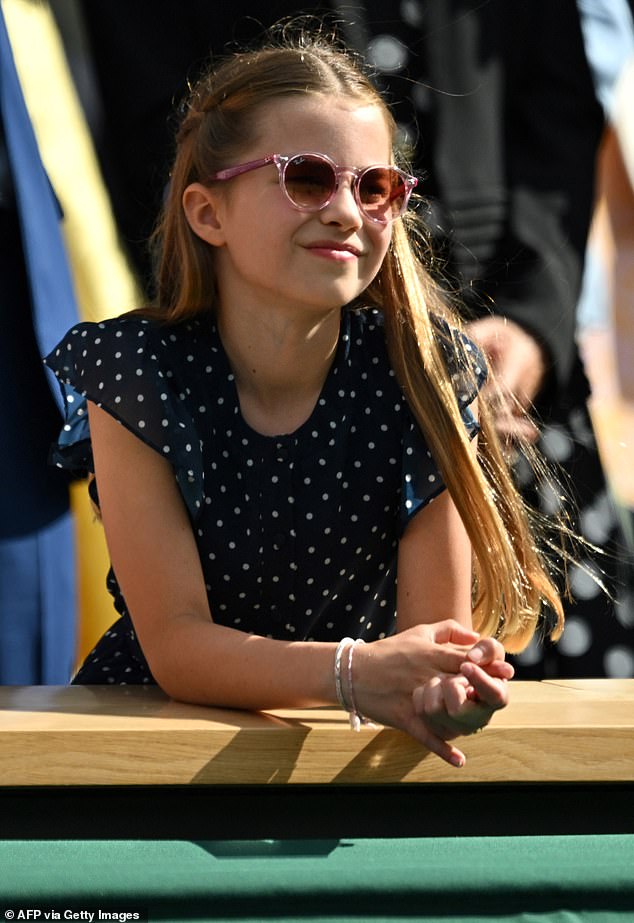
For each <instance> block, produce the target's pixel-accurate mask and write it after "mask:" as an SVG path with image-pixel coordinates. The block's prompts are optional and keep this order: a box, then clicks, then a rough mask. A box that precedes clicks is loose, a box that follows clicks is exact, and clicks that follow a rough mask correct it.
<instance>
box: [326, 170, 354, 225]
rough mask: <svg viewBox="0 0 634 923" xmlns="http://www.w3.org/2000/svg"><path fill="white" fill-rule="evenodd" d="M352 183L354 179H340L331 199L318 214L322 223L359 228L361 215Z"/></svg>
mask: <svg viewBox="0 0 634 923" xmlns="http://www.w3.org/2000/svg"><path fill="white" fill-rule="evenodd" d="M353 183H354V179H347V178H346V179H343V178H342V179H341V181H340V182H339V185H338V187H337V189H336V191H335V192H334V194H333V197H332V199H331V200H330V202H329V203H328V205H326V207H325V208H324V209H322V210H321V212H320V213H319V214H320V217H321V220H322V221H323V222H325V223H326V224H333V223H334V224H339V225H341V226H342V227H353V228H355V227H361V225H362V224H363V214H362V212H361V209H360V208H359V206H358V204H357V200H356V198H355V195H354V187H353Z"/></svg>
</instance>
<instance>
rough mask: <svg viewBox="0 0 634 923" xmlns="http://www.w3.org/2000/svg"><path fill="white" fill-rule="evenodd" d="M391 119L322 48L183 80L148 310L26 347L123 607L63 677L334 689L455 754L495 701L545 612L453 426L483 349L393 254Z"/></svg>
mask: <svg viewBox="0 0 634 923" xmlns="http://www.w3.org/2000/svg"><path fill="white" fill-rule="evenodd" d="M394 135H395V125H394V122H393V120H392V118H391V116H390V114H389V112H388V110H387V108H386V106H385V104H384V102H383V101H382V99H381V98H380V96H379V95H378V93H377V91H376V90H375V88H374V87H373V86H372V84H371V83H370V81H369V80H368V79H367V78H366V76H365V75H364V74H363V73H362V72H361V71H360V70H359V69H358V67H357V65H356V64H355V62H354V61H353V60H352V59H351V57H350V56H349V55H348V54H347V53H346V52H344V51H343V50H341V49H338V48H335V47H334V46H333V45H331V44H329V43H328V42H327V41H325V40H323V39H322V38H320V37H314V36H313V37H310V38H309V37H306V36H299V37H298V38H296V39H294V40H293V39H288V38H287V39H285V40H283V41H281V42H277V43H276V44H271V45H270V46H267V47H263V48H261V49H260V50H258V51H254V52H244V53H239V54H236V55H235V56H233V57H232V58H230V59H228V60H227V61H226V62H225V63H223V64H222V65H221V66H220V67H219V68H218V69H217V70H216V72H215V73H212V74H210V75H209V76H207V77H205V78H204V79H203V80H201V81H200V83H199V84H198V85H197V86H196V87H195V88H194V90H193V92H192V94H191V98H190V100H189V105H188V108H187V111H186V115H185V117H184V119H183V121H182V125H181V127H180V131H179V134H178V139H177V152H176V158H175V162H174V166H173V171H172V174H171V180H170V185H169V193H168V196H167V200H166V204H165V209H164V214H163V216H162V220H161V223H160V226H159V229H158V232H157V238H158V241H159V243H160V261H159V269H158V299H157V307H155V308H153V309H151V310H150V309H147V310H144V311H142V312H136V313H133V314H130V315H126V316H123V317H120V318H117V319H115V320H111V321H107V322H105V323H101V324H80V325H79V326H77V327H75V328H74V329H73V330H71V331H70V333H69V334H68V335H67V337H66V338H65V339H64V340H63V341H62V343H61V344H60V345H59V347H58V349H57V350H55V351H54V353H53V354H51V355H50V356H49V357H48V359H47V362H48V365H49V366H50V368H52V369H53V371H54V372H55V373H56V375H57V376H58V378H59V379H60V381H61V382H62V383H63V387H64V390H65V392H66V401H67V406H68V421H67V424H66V426H65V427H64V432H63V433H62V438H61V440H60V445H59V446H58V453H59V458H58V464H60V465H62V466H66V467H69V468H74V469H75V470H77V469H84V470H88V471H91V472H92V471H94V474H95V481H94V484H93V487H95V486H96V487H97V489H98V498H97V497H96V495H95V499H97V502H98V505H99V507H100V510H101V514H102V518H103V523H104V527H105V531H106V537H107V540H108V546H109V550H110V554H111V559H112V566H113V569H112V570H111V572H110V575H109V578H108V581H109V587H110V590H111V592H112V594H113V596H114V599H115V604H116V607H117V609H118V611H119V612H120V614H121V618H120V619H119V621H117V622H116V623H115V625H114V626H113V627H112V629H111V630H110V631H108V632H106V634H105V636H104V637H103V638H102V640H101V641H100V642H99V644H98V645H97V647H96V648H95V650H94V651H93V652H92V653H91V654H90V655H89V656H88V658H87V660H86V662H85V664H84V665H83V667H82V668H81V670H80V671H79V673H78V675H77V677H76V678H75V682H78V683H149V682H157V683H158V684H159V685H160V686H161V687H162V688H163V689H164V690H165V691H166V692H167V693H168V694H170V695H171V696H173V697H175V698H178V699H181V700H185V701H190V702H197V703H203V704H210V705H217V706H229V707H237V708H247V709H263V708H275V707H283V706H303V707H307V706H317V705H327V704H333V703H335V702H337V701H339V703H340V704H341V705H342V706H343V707H344V708H346V709H347V710H348V711H349V712H350V714H351V717H352V720H353V725H356V726H357V727H358V725H359V723H360V721H361V720H363V718H362V716H367V718H370V719H374V720H376V721H379V722H381V723H383V724H389V725H392V726H395V727H398V728H402V729H403V730H405V731H407V732H408V733H409V734H411V735H412V736H413V737H415V738H416V739H417V740H419V741H420V742H421V743H423V744H424V745H425V746H427V747H429V748H430V749H432V750H433V751H434V752H436V753H437V754H439V755H440V756H441V757H443V758H444V759H446V760H448V761H449V762H451V763H453V764H454V765H457V766H460V765H462V764H463V762H464V756H463V754H462V753H461V751H460V750H458V749H457V748H456V747H455V746H454V745H452V744H450V743H449V741H450V740H452V739H453V738H455V737H457V736H459V735H460V734H468V733H472V732H473V731H475V730H478V729H479V728H481V727H483V726H484V725H486V723H487V722H488V721H489V719H490V717H491V715H492V713H493V712H494V711H495V710H496V709H498V708H500V707H502V706H504V705H505V704H506V701H507V683H506V681H507V680H508V679H510V677H511V676H512V672H513V671H512V668H511V667H510V665H508V664H506V663H505V662H504V647H503V645H504V646H506V648H507V649H508V650H511V651H514V650H519V649H521V648H522V647H523V646H524V645H526V644H527V643H528V641H529V640H530V638H531V636H532V634H533V632H534V630H535V625H536V621H537V618H538V615H539V611H540V608H541V605H542V603H543V602H544V601H547V602H548V603H549V604H550V605H551V606H552V607H554V609H555V610H556V611H557V612H559V613H560V612H561V610H560V607H559V601H558V598H557V594H556V591H555V589H554V587H553V585H552V584H551V582H550V579H549V577H548V575H547V573H546V571H545V569H544V567H543V565H542V563H541V560H540V558H539V555H538V553H537V551H536V549H535V542H534V538H533V537H532V535H531V534H530V533H529V529H528V525H527V517H526V513H525V511H524V509H523V507H522V504H521V501H520V499H519V497H518V494H517V492H516V491H515V489H514V487H513V485H512V482H511V480H510V478H509V475H508V472H507V469H506V466H505V463H504V460H503V456H502V453H501V452H500V450H499V447H498V444H497V443H496V441H495V437H494V435H493V431H492V428H491V427H490V425H489V422H488V417H487V413H486V408H485V407H482V406H481V407H480V409H479V413H480V423H479V425H478V424H477V423H476V422H475V418H474V414H473V412H472V411H474V410H475V397H476V393H477V391H478V388H479V386H480V384H481V383H482V382H483V381H484V378H485V370H484V367H483V362H482V359H481V357H480V355H479V353H478V352H477V350H476V349H475V347H474V346H473V345H472V344H471V343H470V342H469V341H468V340H467V339H466V338H465V337H464V336H463V335H462V334H460V333H459V332H458V324H457V321H456V319H455V318H453V317H452V316H451V313H450V311H449V309H448V307H447V306H446V305H444V304H443V302H442V300H441V298H440V297H439V295H438V293H437V292H436V290H435V289H434V287H433V285H432V283H431V281H430V279H429V276H428V275H427V273H426V272H425V270H424V268H423V266H422V263H421V262H420V260H419V259H418V258H417V257H416V255H415V251H414V249H413V247H412V245H411V243H410V240H409V237H408V232H407V230H406V225H407V226H411V227H413V226H414V225H413V218H412V216H409V215H408V214H407V206H408V200H409V198H410V194H411V192H412V190H413V189H414V186H415V185H416V179H414V178H413V177H411V176H409V175H408V174H407V172H406V171H405V170H404V169H403V168H401V167H399V166H397V165H396V162H395V152H394ZM87 417H88V419H87ZM88 420H89V424H90V427H89V429H88ZM121 424H123V425H121ZM476 432H478V438H477V440H476V439H475V438H472V437H474V435H475V434H476ZM445 487H446V488H447V489H445ZM472 613H473V624H474V625H475V628H476V629H477V632H476V631H473V630H472V629H473V625H472ZM560 620H561V617H560ZM560 628H561V625H560V624H559V625H558V629H560ZM363 642H367V643H363ZM353 655H354V656H353Z"/></svg>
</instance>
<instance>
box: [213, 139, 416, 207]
mask: <svg viewBox="0 0 634 923" xmlns="http://www.w3.org/2000/svg"><path fill="white" fill-rule="evenodd" d="M268 164H275V166H276V167H277V172H278V176H279V181H280V187H281V189H282V192H283V193H284V195H285V196H286V198H287V199H288V201H289V202H290V204H291V205H292V206H293V208H297V209H298V210H299V211H302V212H318V211H321V210H322V209H323V208H326V206H327V205H328V204H329V203H330V202H331V201H332V199H333V197H334V196H335V194H336V192H337V190H338V189H339V181H340V178H341V177H342V176H345V175H346V174H348V175H351V176H352V183H351V189H352V193H353V195H354V198H355V202H356V203H357V206H358V207H359V210H360V211H361V213H362V214H363V215H364V216H365V217H366V218H369V220H370V221H375V222H377V224H387V223H388V222H390V221H394V220H395V219H396V218H399V217H400V216H401V215H402V214H403V213H404V212H405V211H406V209H407V204H408V202H409V198H410V196H411V194H412V190H413V189H414V187H415V186H416V185H417V183H418V180H417V179H416V177H415V176H410V175H409V174H408V173H405V172H404V171H403V170H400V169H399V168H398V167H394V166H389V165H384V164H373V165H372V166H369V167H364V169H363V170H360V169H358V168H356V167H340V166H339V165H338V164H336V163H335V162H334V161H333V160H331V159H330V157H327V156H326V154H316V153H313V152H312V151H308V152H303V153H300V154H293V156H286V155H284V154H267V156H266V157H262V158H260V159H259V160H250V161H249V162H248V163H242V164H238V165H237V166H235V167H227V169H226V170H218V172H217V173H213V174H212V175H211V176H210V177H209V179H210V180H228V179H233V177H234V176H240V175H241V174H242V173H249V172H250V171H251V170H259V169H260V167H266V166H268Z"/></svg>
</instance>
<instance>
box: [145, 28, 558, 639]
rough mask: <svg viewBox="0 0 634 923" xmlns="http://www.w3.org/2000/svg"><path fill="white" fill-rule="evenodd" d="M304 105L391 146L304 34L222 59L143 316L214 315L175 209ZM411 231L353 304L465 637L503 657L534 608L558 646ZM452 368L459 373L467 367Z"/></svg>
mask: <svg viewBox="0 0 634 923" xmlns="http://www.w3.org/2000/svg"><path fill="white" fill-rule="evenodd" d="M314 94H319V95H323V94H329V95H335V96H336V95H339V96H345V98H346V99H348V100H349V99H351V98H352V99H354V100H359V103H360V104H364V105H367V104H373V105H376V106H377V107H378V108H379V109H380V110H381V112H382V113H383V114H384V118H385V121H386V125H387V127H388V129H389V131H390V132H391V137H392V140H393V143H394V138H395V135H396V125H395V123H394V120H393V118H392V116H391V114H390V112H389V109H388V108H387V106H386V104H385V102H384V101H383V99H382V98H381V96H380V94H379V92H378V91H377V89H376V88H375V87H374V86H373V84H372V82H371V80H370V79H369V78H368V77H367V76H366V74H365V73H364V72H363V69H362V67H361V66H360V65H359V62H358V61H357V60H356V58H355V56H353V55H352V54H351V53H350V52H348V51H347V50H346V49H344V48H342V47H340V46H339V45H338V44H336V43H335V42H334V41H333V40H332V38H325V37H323V36H322V35H320V34H315V33H314V32H311V33H310V34H309V33H306V32H305V31H299V32H297V31H292V32H291V34H289V32H288V30H286V31H285V32H284V33H283V34H281V35H279V36H277V38H276V39H275V40H274V41H271V42H270V43H268V44H266V45H262V46H261V47H260V48H258V49H257V50H254V51H244V52H240V53H237V54H234V55H232V56H231V57H230V58H228V59H227V60H225V61H224V62H223V63H221V64H220V66H219V67H218V68H216V69H215V70H214V71H213V72H211V73H209V74H208V75H206V76H205V77H203V78H202V79H201V80H200V81H199V82H198V83H197V84H196V86H195V87H194V88H193V90H192V92H191V94H190V96H189V99H188V101H187V105H186V109H185V114H184V117H183V120H182V122H181V125H180V129H179V131H178V135H177V150H176V156H175V160H174V165H173V170H172V173H171V177H170V184H169V190H168V193H167V197H166V202H165V206H164V209H163V213H162V216H161V219H160V222H159V225H158V226H157V230H156V233H155V236H154V242H155V244H156V245H157V254H158V261H157V266H158V269H157V307H156V309H155V310H154V312H153V313H154V314H158V315H159V316H160V317H162V318H163V319H164V320H165V321H166V322H168V323H175V322H178V321H181V320H183V319H185V318H187V317H191V316H194V315H197V314H200V313H203V312H209V311H213V309H214V302H215V276H214V267H213V253H212V248H211V247H209V245H208V244H206V243H204V242H203V241H201V240H200V239H199V238H198V237H197V236H196V235H195V234H194V233H193V232H192V231H191V229H190V227H189V224H188V223H187V220H186V218H185V214H184V211H183V208H182V205H181V200H182V195H183V191H184V190H185V188H186V187H187V186H188V185H189V184H190V183H194V182H202V183H205V182H208V177H210V176H211V175H212V174H213V173H215V172H216V171H217V170H220V169H222V168H223V167H226V166H228V165H231V164H232V163H234V162H235V161H236V159H237V158H238V157H239V155H240V153H241V152H242V150H243V149H246V148H247V147H248V146H249V145H250V144H251V143H252V142H253V140H254V139H253V137H252V136H253V132H254V128H253V126H254V124H257V120H256V119H255V118H254V115H255V114H256V113H257V110H258V109H259V107H260V106H262V105H263V104H264V103H266V102H269V101H270V100H272V99H277V98H280V97H285V96H290V95H314ZM414 224H415V219H414V216H412V215H409V216H406V218H405V219H403V220H402V221H400V220H399V221H397V222H395V225H394V229H393V236H392V241H391V244H390V247H389V250H388V253H387V255H386V258H385V260H384V262H383V265H382V267H381V269H380V271H379V273H378V275H377V277H376V279H375V280H374V282H373V283H372V284H371V286H370V287H369V288H368V289H367V291H366V292H365V293H364V294H363V296H361V299H360V303H365V304H371V305H375V306H378V307H380V308H381V309H382V311H383V313H384V316H385V328H386V339H387V345H388V350H389V354H390V359H391V362H392V365H393V367H394V371H395V374H396V376H397V378H398V381H399V383H400V385H401V387H402V389H403V391H404V393H405V395H406V398H407V400H408V403H409V406H410V408H411V410H412V413H413V414H414V416H415V417H416V419H417V421H418V423H419V425H420V427H421V429H422V431H423V432H424V434H425V437H426V439H427V442H428V444H429V448H430V451H431V452H432V454H433V456H434V458H435V460H436V462H437V464H438V466H439V468H440V471H441V473H442V476H443V478H444V481H445V484H446V486H447V488H448V490H449V492H450V495H451V497H452V499H453V501H454V503H455V505H456V507H457V509H458V512H459V514H460V516H461V518H462V521H463V523H464V524H465V527H466V529H467V532H468V534H469V537H470V540H471V544H472V548H473V562H474V564H473V569H474V581H473V585H474V625H475V627H476V628H477V629H478V630H479V631H480V632H482V633H483V634H486V635H496V636H498V637H499V638H500V639H501V640H502V641H503V643H504V644H505V646H506V648H507V649H508V650H509V651H519V650H521V649H522V648H524V647H525V646H526V645H527V644H528V642H529V641H530V639H531V638H532V636H533V634H534V632H535V628H536V626H537V623H538V619H539V616H540V612H541V609H542V606H543V604H544V603H546V604H548V605H549V606H550V607H551V608H552V609H553V610H554V612H555V613H556V625H555V628H554V630H553V631H552V633H551V634H552V636H553V637H555V638H556V637H558V636H559V635H560V634H561V631H562V629H563V613H562V607H561V602H560V599H559V595H558V592H557V590H556V588H555V585H554V583H553V581H552V580H551V577H550V575H549V573H548V569H547V566H546V564H545V563H544V559H543V558H542V555H541V553H540V551H539V550H538V548H537V545H536V538H535V533H534V531H533V529H532V528H531V524H530V521H529V514H528V511H527V509H526V507H525V504H524V502H523V500H522V498H521V496H520V494H519V493H518V491H517V489H516V487H515V485H514V482H513V478H512V476H511V473H510V471H509V466H508V463H507V461H506V459H505V457H504V453H503V452H502V449H501V446H500V444H499V441H498V439H497V437H496V435H495V430H494V427H493V425H492V421H491V417H490V413H489V410H488V408H487V405H486V401H485V400H484V399H481V400H480V402H479V416H480V432H479V436H478V447H477V454H476V453H474V452H473V449H472V446H471V444H470V441H469V438H468V436H467V433H466V431H465V426H464V424H463V421H462V418H461V413H460V409H459V405H458V401H457V398H456V390H455V386H454V383H453V382H452V380H451V375H450V372H449V370H448V368H447V365H446V362H445V355H446V350H445V349H443V348H442V344H441V343H439V337H440V336H441V334H440V333H439V328H438V325H437V324H435V323H434V322H433V318H434V317H435V316H436V315H440V316H445V317H446V318H447V319H449V322H450V329H451V328H454V329H455V330H457V329H459V326H460V321H459V318H458V317H457V315H456V312H455V311H453V310H452V309H451V307H450V306H449V304H448V303H447V301H446V299H445V298H444V297H443V295H442V294H441V292H440V289H439V288H438V286H437V285H436V283H434V281H433V280H432V278H431V276H430V274H429V272H427V271H426V269H425V267H424V262H423V259H422V258H421V256H420V253H419V250H420V248H419V247H417V246H416V245H415V235H414V234H413V233H412V231H413V227H414ZM448 335H450V334H448ZM450 345H451V347H452V349H453V350H454V351H455V350H458V351H460V350H464V342H463V340H462V339H461V338H459V337H457V336H456V337H453V342H452V343H451V344H450ZM463 358H464V362H463V364H464V366H465V368H468V367H469V364H470V363H469V360H468V356H464V357H463ZM471 365H473V363H471Z"/></svg>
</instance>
